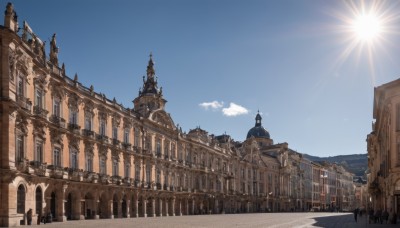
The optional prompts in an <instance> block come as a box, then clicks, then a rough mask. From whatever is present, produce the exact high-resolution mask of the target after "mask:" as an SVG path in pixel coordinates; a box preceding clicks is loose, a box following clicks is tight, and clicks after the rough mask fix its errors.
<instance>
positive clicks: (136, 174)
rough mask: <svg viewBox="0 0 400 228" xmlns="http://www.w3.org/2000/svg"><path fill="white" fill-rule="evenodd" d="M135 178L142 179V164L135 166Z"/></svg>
mask: <svg viewBox="0 0 400 228" xmlns="http://www.w3.org/2000/svg"><path fill="white" fill-rule="evenodd" d="M135 180H140V165H136V167H135Z"/></svg>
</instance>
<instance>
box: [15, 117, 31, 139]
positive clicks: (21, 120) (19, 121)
mask: <svg viewBox="0 0 400 228" xmlns="http://www.w3.org/2000/svg"><path fill="white" fill-rule="evenodd" d="M15 127H16V128H17V129H19V130H20V131H21V132H22V133H23V134H24V135H28V119H27V118H26V116H25V115H23V114H22V113H19V112H18V113H17V118H16V120H15Z"/></svg>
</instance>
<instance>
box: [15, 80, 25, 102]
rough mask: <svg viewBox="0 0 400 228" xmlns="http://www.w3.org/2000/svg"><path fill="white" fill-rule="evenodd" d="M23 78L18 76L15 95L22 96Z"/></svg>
mask: <svg viewBox="0 0 400 228" xmlns="http://www.w3.org/2000/svg"><path fill="white" fill-rule="evenodd" d="M24 84H25V83H24V78H22V77H18V84H17V95H18V96H19V97H23V96H24V94H25V93H24V90H25V89H24Z"/></svg>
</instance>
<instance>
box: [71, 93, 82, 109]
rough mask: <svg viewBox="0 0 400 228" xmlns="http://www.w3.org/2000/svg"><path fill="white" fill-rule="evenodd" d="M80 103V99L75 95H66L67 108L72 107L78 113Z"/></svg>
mask: <svg viewBox="0 0 400 228" xmlns="http://www.w3.org/2000/svg"><path fill="white" fill-rule="evenodd" d="M81 103H82V99H81V98H80V97H79V96H78V95H77V94H76V93H73V92H71V93H69V94H68V107H74V108H76V109H77V111H78V110H79V109H78V106H79V104H81Z"/></svg>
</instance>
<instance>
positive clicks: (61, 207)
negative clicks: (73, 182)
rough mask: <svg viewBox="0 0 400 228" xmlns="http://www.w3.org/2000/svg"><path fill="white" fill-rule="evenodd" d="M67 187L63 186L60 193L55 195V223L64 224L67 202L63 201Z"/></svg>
mask: <svg viewBox="0 0 400 228" xmlns="http://www.w3.org/2000/svg"><path fill="white" fill-rule="evenodd" d="M67 187H68V186H67V185H64V186H63V189H61V191H58V194H56V197H57V198H56V204H57V205H56V207H57V215H56V216H57V221H59V222H65V221H67V216H65V203H66V202H67V201H66V200H65V190H66V189H67Z"/></svg>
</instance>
